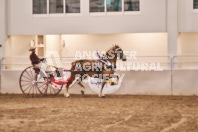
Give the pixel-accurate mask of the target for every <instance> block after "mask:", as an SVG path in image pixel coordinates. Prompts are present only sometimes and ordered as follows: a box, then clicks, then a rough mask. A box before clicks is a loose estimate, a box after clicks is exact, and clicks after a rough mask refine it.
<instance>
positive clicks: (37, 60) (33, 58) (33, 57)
mask: <svg viewBox="0 0 198 132" xmlns="http://www.w3.org/2000/svg"><path fill="white" fill-rule="evenodd" d="M35 49H36V48H35V47H31V48H30V49H29V51H32V53H31V54H30V60H31V62H32V65H33V66H34V67H35V68H41V66H42V62H41V61H44V58H42V59H40V58H39V57H38V56H37V55H36V54H35Z"/></svg>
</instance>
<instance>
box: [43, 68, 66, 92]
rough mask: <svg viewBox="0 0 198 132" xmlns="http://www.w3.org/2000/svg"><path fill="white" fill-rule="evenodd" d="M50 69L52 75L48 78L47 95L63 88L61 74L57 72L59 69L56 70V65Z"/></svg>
mask: <svg viewBox="0 0 198 132" xmlns="http://www.w3.org/2000/svg"><path fill="white" fill-rule="evenodd" d="M51 70H52V73H53V77H50V78H49V84H48V88H47V91H46V93H47V95H57V94H59V93H60V91H61V90H62V88H63V85H64V79H63V76H62V75H60V74H62V73H59V72H61V71H57V68H56V67H54V66H52V67H51Z"/></svg>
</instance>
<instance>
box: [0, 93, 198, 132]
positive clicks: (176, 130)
mask: <svg viewBox="0 0 198 132" xmlns="http://www.w3.org/2000/svg"><path fill="white" fill-rule="evenodd" d="M0 131H1V132H7V131H8V132H10V131H11V132H31V131H35V132H41V131H52V132H57V131H64V132H78V131H79V132H103V131H104V132H160V131H161V132H166V131H167V132H197V131H198V97H197V96H190V97H187V96H186V97H180V96H132V95H131V96H130V95H122V96H121V95H119V96H118V95H107V96H106V98H98V97H97V95H85V96H82V95H71V98H64V97H63V95H58V96H56V97H42V98H26V97H24V96H23V95H0Z"/></svg>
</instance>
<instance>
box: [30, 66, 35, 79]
mask: <svg viewBox="0 0 198 132" xmlns="http://www.w3.org/2000/svg"><path fill="white" fill-rule="evenodd" d="M30 73H31V75H32V78H34V74H33V73H32V68H31V69H30Z"/></svg>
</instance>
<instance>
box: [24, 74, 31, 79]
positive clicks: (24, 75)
mask: <svg viewBox="0 0 198 132" xmlns="http://www.w3.org/2000/svg"><path fill="white" fill-rule="evenodd" d="M23 76H24V77H25V78H26V79H29V80H31V78H28V77H26V76H25V75H23Z"/></svg>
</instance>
